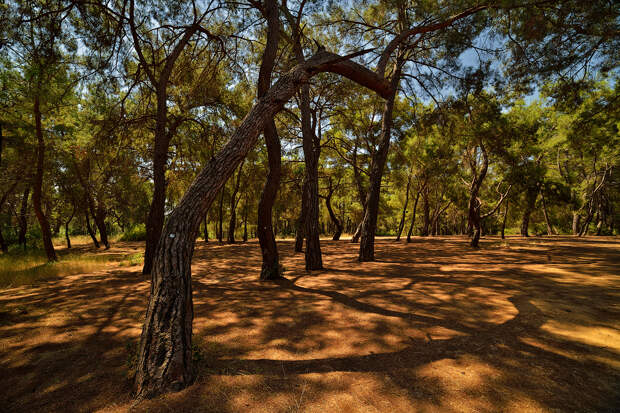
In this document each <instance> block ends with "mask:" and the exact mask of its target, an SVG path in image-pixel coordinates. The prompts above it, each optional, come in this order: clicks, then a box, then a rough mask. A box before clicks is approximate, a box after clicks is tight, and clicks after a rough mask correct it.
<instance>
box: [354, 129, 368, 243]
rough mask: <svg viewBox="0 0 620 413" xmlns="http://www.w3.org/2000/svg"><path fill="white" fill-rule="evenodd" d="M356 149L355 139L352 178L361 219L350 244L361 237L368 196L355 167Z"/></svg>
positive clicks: (357, 167) (357, 168) (358, 169)
mask: <svg viewBox="0 0 620 413" xmlns="http://www.w3.org/2000/svg"><path fill="white" fill-rule="evenodd" d="M357 148H358V142H357V139H356V140H355V146H354V148H353V156H352V163H353V178H354V179H355V186H356V188H357V197H358V199H359V202H360V205H361V206H362V219H361V220H360V222H359V223H358V224H357V226H356V227H355V232H353V236H352V237H351V242H352V243H357V242H359V240H360V237H361V236H362V224H363V222H364V216H365V215H366V198H367V195H368V193H367V191H366V190H365V189H364V184H363V182H362V175H361V174H360V168H359V166H358V165H357Z"/></svg>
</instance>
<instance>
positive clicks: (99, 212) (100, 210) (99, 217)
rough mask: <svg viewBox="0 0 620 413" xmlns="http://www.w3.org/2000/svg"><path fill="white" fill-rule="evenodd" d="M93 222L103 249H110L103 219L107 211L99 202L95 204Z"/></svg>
mask: <svg viewBox="0 0 620 413" xmlns="http://www.w3.org/2000/svg"><path fill="white" fill-rule="evenodd" d="M93 215H94V220H95V224H96V225H97V229H98V230H99V238H100V239H101V243H102V244H103V245H104V247H105V249H106V250H107V249H109V248H110V243H109V242H108V229H107V227H106V226H105V218H106V216H107V211H106V208H105V205H104V204H103V203H102V202H101V201H98V202H97V209H96V210H95V213H93Z"/></svg>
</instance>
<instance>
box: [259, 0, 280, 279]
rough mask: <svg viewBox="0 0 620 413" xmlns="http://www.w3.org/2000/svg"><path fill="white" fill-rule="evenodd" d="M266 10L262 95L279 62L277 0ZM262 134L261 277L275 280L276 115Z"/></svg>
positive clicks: (277, 266)
mask: <svg viewBox="0 0 620 413" xmlns="http://www.w3.org/2000/svg"><path fill="white" fill-rule="evenodd" d="M263 14H264V16H265V19H266V20H267V43H266V45H265V50H264V51H263V60H262V63H261V66H260V69H259V73H258V85H257V89H258V90H257V92H258V98H259V99H260V98H262V97H264V96H265V95H266V93H267V91H268V90H269V86H270V85H271V77H272V72H273V68H274V66H275V63H276V57H277V52H278V42H279V40H280V17H279V13H278V5H277V3H276V2H275V1H274V0H265V2H264V7H263ZM263 136H264V137H265V144H266V146H267V160H268V163H269V173H268V174H267V181H266V182H265V187H264V188H263V192H262V193H261V197H260V201H259V202H258V222H257V226H256V232H257V235H258V242H259V244H260V249H261V253H262V256H263V262H262V265H261V272H260V279H261V280H273V279H277V278H280V276H281V274H280V256H279V254H278V246H277V244H276V236H275V234H274V231H273V221H272V219H273V217H272V209H273V204H274V203H275V200H276V196H277V195H278V189H279V187H280V176H281V174H282V172H281V169H282V154H281V147H280V137H279V136H278V130H277V129H276V123H275V121H274V120H273V117H271V118H270V119H268V120H267V122H265V124H264V127H263Z"/></svg>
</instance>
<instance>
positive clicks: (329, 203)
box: [325, 180, 342, 241]
mask: <svg viewBox="0 0 620 413" xmlns="http://www.w3.org/2000/svg"><path fill="white" fill-rule="evenodd" d="M333 193H334V191H333V189H332V182H331V180H330V181H329V192H328V194H327V196H326V197H325V206H326V207H327V212H329V217H330V218H331V220H332V222H333V223H334V227H336V230H335V232H334V236H333V237H332V240H333V241H338V240H339V239H340V235H341V234H342V223H341V222H340V220H338V217H337V216H336V214H335V213H334V210H333V209H332V195H333Z"/></svg>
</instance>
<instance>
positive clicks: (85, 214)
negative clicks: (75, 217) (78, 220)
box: [84, 207, 99, 248]
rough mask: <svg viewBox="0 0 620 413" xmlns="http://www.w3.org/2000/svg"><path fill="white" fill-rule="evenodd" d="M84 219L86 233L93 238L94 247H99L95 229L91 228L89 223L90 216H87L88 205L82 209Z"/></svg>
mask: <svg viewBox="0 0 620 413" xmlns="http://www.w3.org/2000/svg"><path fill="white" fill-rule="evenodd" d="M84 220H85V222H86V231H87V232H88V235H90V239H92V240H93V244H95V248H99V241H97V237H96V235H95V231H94V230H93V227H92V226H91V225H90V217H89V216H88V207H86V208H85V209H84Z"/></svg>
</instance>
